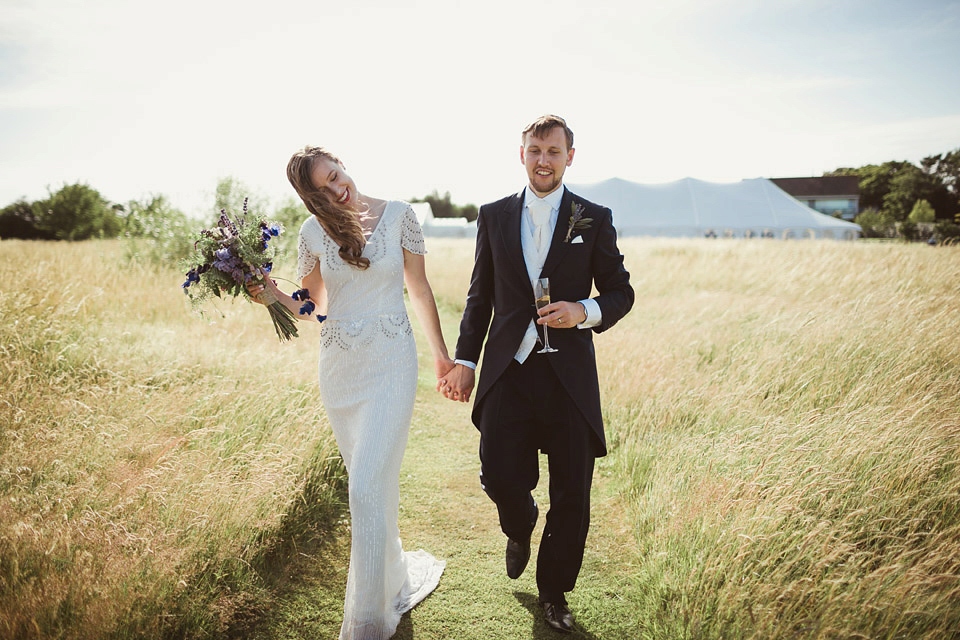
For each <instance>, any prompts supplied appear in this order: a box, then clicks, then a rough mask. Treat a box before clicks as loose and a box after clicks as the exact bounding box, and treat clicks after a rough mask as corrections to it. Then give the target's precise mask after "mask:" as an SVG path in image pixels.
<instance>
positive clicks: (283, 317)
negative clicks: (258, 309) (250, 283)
mask: <svg viewBox="0 0 960 640" xmlns="http://www.w3.org/2000/svg"><path fill="white" fill-rule="evenodd" d="M257 300H258V301H259V302H261V303H263V305H264V306H266V307H267V311H269V312H270V319H271V320H273V328H274V329H275V330H276V332H277V337H278V338H280V341H281V342H283V341H285V340H289V339H290V338H291V337H293V338H296V337H297V324H296V323H297V319H296V318H294V317H293V313H291V311H290V309H287V308H286V307H285V306H284V305H283V303H281V302H280V301H279V300H277V297H276V296H275V295H273V293H272V292H271V291H270V290H269V289H264V290H263V293H261V294H260V295H259V296H257Z"/></svg>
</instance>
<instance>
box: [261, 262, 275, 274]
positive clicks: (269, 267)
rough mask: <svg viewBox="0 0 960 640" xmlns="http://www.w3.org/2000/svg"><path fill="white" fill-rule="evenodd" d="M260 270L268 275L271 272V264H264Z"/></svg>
mask: <svg viewBox="0 0 960 640" xmlns="http://www.w3.org/2000/svg"><path fill="white" fill-rule="evenodd" d="M260 268H261V269H263V270H264V271H265V272H266V273H270V272H271V271H273V263H272V262H264V263H263V265H262V266H261V267H260Z"/></svg>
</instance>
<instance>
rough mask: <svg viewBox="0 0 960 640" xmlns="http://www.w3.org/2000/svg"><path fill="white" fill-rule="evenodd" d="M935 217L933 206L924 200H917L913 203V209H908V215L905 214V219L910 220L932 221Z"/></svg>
mask: <svg viewBox="0 0 960 640" xmlns="http://www.w3.org/2000/svg"><path fill="white" fill-rule="evenodd" d="M935 219H936V213H935V212H934V211H933V206H931V205H930V203H929V202H927V201H926V200H917V201H916V203H914V205H913V209H911V210H910V215H908V216H907V220H909V221H910V222H918V223H919V222H933V221H934V220H935Z"/></svg>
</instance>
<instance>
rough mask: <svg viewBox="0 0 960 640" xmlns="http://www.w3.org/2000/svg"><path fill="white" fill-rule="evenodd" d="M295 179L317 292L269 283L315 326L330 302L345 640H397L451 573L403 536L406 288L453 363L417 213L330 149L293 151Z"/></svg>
mask: <svg viewBox="0 0 960 640" xmlns="http://www.w3.org/2000/svg"><path fill="white" fill-rule="evenodd" d="M287 178H288V179H289V180H290V183H291V184H292V185H293V188H294V189H296V191H297V194H298V195H299V196H300V198H301V199H302V200H303V203H304V204H305V205H306V207H307V210H308V211H310V213H311V214H313V215H311V216H310V217H309V218H307V220H306V221H304V223H303V225H302V226H301V227H300V242H299V258H298V264H297V273H298V277H299V279H300V280H301V281H302V286H303V288H304V289H305V290H306V291H307V293H302V291H301V292H298V296H297V298H298V300H299V301H298V300H294V299H293V298H292V297H291V296H290V295H287V294H285V293H283V292H282V291H280V290H279V289H278V288H277V286H276V284H275V283H274V282H273V281H272V280H270V278H265V281H266V286H267V288H268V289H269V290H270V291H271V292H272V293H273V295H275V296H276V297H277V298H278V299H279V300H280V301H281V302H283V303H284V304H285V305H286V307H287V308H288V309H290V310H291V311H292V312H293V313H294V315H297V314H298V313H299V312H300V311H301V306H303V305H304V304H305V302H304V300H306V301H307V302H314V303H315V304H316V305H317V308H316V309H315V310H312V309H310V308H309V307H310V306H311V305H307V309H306V310H307V311H309V313H307V315H309V316H310V317H311V318H313V317H314V316H315V315H316V314H317V313H323V312H324V309H322V308H321V307H322V306H324V305H325V304H326V303H329V308H328V309H327V310H326V311H325V312H326V313H327V316H328V317H327V318H326V320H325V321H323V323H322V324H321V325H320V334H321V344H322V347H321V349H320V400H321V402H322V403H323V408H324V409H325V410H326V413H327V417H328V418H329V420H330V425H331V426H332V427H333V433H334V435H335V436H336V439H337V446H338V447H339V448H340V454H341V456H343V462H344V464H345V465H346V468H347V474H348V478H349V482H348V490H349V498H350V518H351V538H352V541H351V547H350V568H349V572H348V574H347V593H346V599H345V602H344V607H343V609H344V611H343V624H342V626H341V630H340V638H341V640H372V639H381V638H383V639H385V638H389V637H390V636H392V635H393V634H394V632H395V631H396V628H397V625H398V623H399V622H400V617H401V616H402V615H403V614H404V613H405V612H407V611H409V610H410V609H412V608H413V607H414V606H415V605H416V604H417V603H419V602H420V601H421V600H423V599H424V598H425V597H427V595H429V594H430V593H431V592H432V591H433V590H434V589H435V588H436V586H437V584H438V582H439V580H440V574H441V573H442V572H443V568H444V562H442V561H440V560H437V559H436V558H434V557H433V556H432V555H430V554H429V553H427V552H426V551H416V552H405V551H403V548H402V546H401V543H400V535H399V532H398V528H397V512H398V508H399V491H400V489H399V480H400V463H401V461H402V459H403V452H404V449H405V447H406V444H407V435H408V432H409V430H410V420H411V418H412V416H413V401H414V395H415V393H416V390H417V351H416V345H415V344H414V340H413V333H412V330H411V327H410V321H409V319H408V318H407V312H406V307H405V306H404V297H403V286H404V283H406V286H407V291H408V292H409V294H410V301H411V302H412V304H413V308H414V310H415V311H416V313H417V317H418V318H419V320H420V324H421V325H422V326H423V329H424V332H425V333H426V336H427V341H428V342H429V344H430V351H431V353H432V354H433V363H434V370H435V372H436V375H437V378H440V377H442V376H443V375H444V374H445V373H447V372H448V371H449V370H450V369H451V368H452V367H453V361H452V360H451V359H450V357H449V356H448V355H447V348H446V346H445V345H444V342H443V335H442V332H441V329H440V319H439V316H438V314H437V306H436V303H435V301H434V297H433V291H432V290H431V288H430V284H429V282H427V276H426V272H425V270H424V257H423V254H424V253H425V249H424V242H423V235H422V232H421V229H420V224H419V223H418V222H417V218H416V216H415V214H414V212H413V209H411V208H410V205H408V204H407V203H405V202H399V201H384V200H380V199H378V198H373V197H370V196H367V195H364V194H362V193H360V192H359V191H358V190H357V187H356V185H355V184H354V182H353V180H352V179H351V178H350V176H349V175H348V174H347V172H346V169H344V166H343V164H342V163H341V162H340V160H339V159H337V157H336V156H334V155H333V154H331V153H330V152H328V151H325V150H324V149H322V148H320V147H306V148H305V149H303V150H302V151H298V152H297V153H295V154H293V157H292V158H290V162H289V164H288V165H287ZM250 292H251V294H254V295H259V294H261V293H262V292H263V287H261V286H259V285H254V286H251V287H250ZM300 317H301V318H302V317H303V316H302V315H301V316H300Z"/></svg>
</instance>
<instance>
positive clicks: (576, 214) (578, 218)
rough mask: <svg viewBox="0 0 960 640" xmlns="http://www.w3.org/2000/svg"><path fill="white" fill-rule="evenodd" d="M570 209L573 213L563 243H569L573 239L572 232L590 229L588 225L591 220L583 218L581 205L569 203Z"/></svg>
mask: <svg viewBox="0 0 960 640" xmlns="http://www.w3.org/2000/svg"><path fill="white" fill-rule="evenodd" d="M570 209H571V211H572V212H573V213H572V214H571V216H570V224H569V225H567V237H566V238H564V240H563V241H564V242H570V240H572V239H573V232H574V231H583V230H584V229H589V228H590V223H591V222H593V218H584V217H583V212H584V211H585V209H584V208H583V205H582V204H578V203H576V202H571V203H570Z"/></svg>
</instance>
